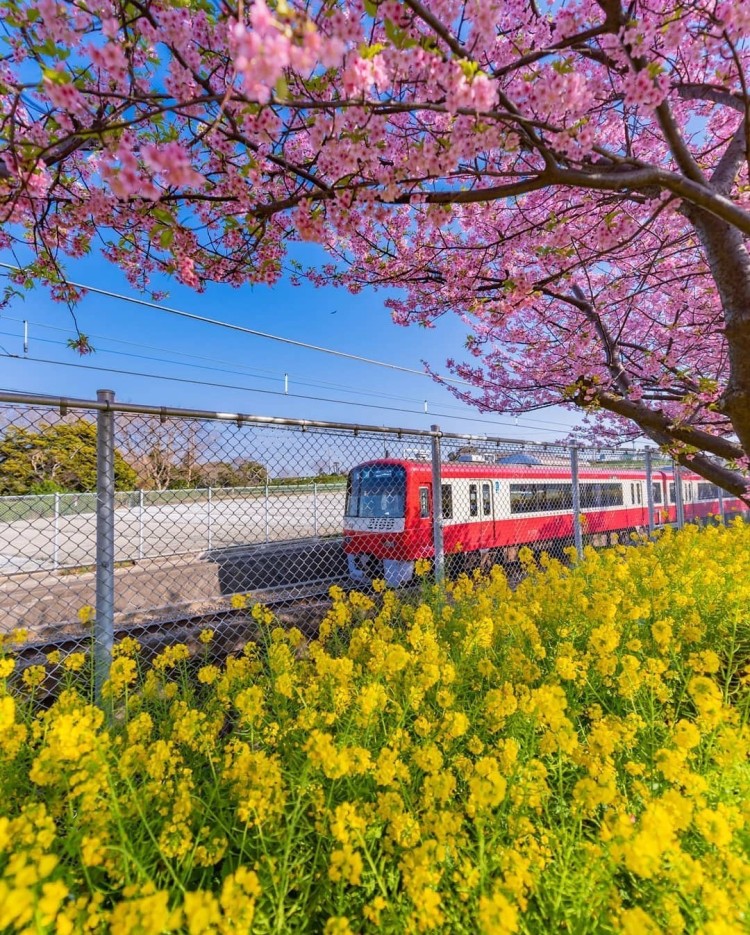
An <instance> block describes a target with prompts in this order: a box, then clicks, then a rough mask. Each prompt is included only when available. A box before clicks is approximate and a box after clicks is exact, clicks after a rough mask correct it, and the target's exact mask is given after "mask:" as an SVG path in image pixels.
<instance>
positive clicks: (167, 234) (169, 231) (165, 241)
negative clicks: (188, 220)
mask: <svg viewBox="0 0 750 935" xmlns="http://www.w3.org/2000/svg"><path fill="white" fill-rule="evenodd" d="M173 240H174V228H173V227H165V228H164V229H163V230H162V232H161V234H159V246H160V247H161V248H162V249H163V250H168V249H169V248H170V247H171V246H172V241H173Z"/></svg>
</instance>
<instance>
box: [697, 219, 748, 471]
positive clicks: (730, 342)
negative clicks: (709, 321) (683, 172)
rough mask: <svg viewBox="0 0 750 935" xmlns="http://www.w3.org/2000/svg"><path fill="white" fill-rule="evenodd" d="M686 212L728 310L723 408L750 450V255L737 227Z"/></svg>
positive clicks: (725, 314) (723, 306) (746, 448)
mask: <svg viewBox="0 0 750 935" xmlns="http://www.w3.org/2000/svg"><path fill="white" fill-rule="evenodd" d="M685 213H686V215H687V216H688V218H689V219H690V221H691V222H692V224H693V226H694V228H695V230H696V232H697V233H698V237H699V238H700V242H701V244H702V246H703V250H704V252H705V256H706V261H707V262H708V265H709V267H710V269H711V273H712V274H713V278H714V281H715V283H716V287H717V289H718V291H719V298H720V300H721V305H722V309H723V311H724V322H725V329H724V331H725V336H726V341H727V353H728V355H729V379H728V381H727V385H726V389H725V390H724V393H723V395H722V399H721V408H722V411H723V412H724V413H726V415H727V416H728V417H729V419H730V421H731V423H732V425H733V426H734V430H735V432H736V433H737V438H738V439H739V441H740V444H741V446H742V448H743V450H744V451H745V453H746V454H750V255H748V252H747V247H746V246H745V242H744V238H743V235H742V234H741V233H740V232H739V231H738V230H737V228H735V227H732V226H731V225H729V224H727V223H726V222H725V221H722V220H720V219H719V218H717V217H715V216H714V215H712V214H708V213H707V212H705V211H701V210H700V209H698V208H695V207H687V208H685Z"/></svg>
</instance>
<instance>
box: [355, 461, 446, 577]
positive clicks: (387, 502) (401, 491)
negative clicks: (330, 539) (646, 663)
mask: <svg viewBox="0 0 750 935" xmlns="http://www.w3.org/2000/svg"><path fill="white" fill-rule="evenodd" d="M407 468H408V462H403V461H396V460H390V459H386V460H382V461H370V462H367V463H366V464H360V465H358V466H357V467H355V468H353V469H352V470H351V471H350V472H349V477H348V479H347V487H346V510H345V516H344V551H345V552H346V557H347V563H348V565H349V574H350V576H351V578H352V579H353V580H354V581H357V582H359V583H363V584H369V583H370V582H371V581H372V580H373V579H374V578H383V579H385V581H386V583H387V584H388V585H389V587H394V588H395V587H398V586H399V585H402V584H405V583H406V582H407V581H410V580H411V578H412V576H413V574H414V558H413V556H414V551H413V543H411V547H410V548H407V544H406V538H407V537H406V534H405V529H406V528H407V507H408V506H409V504H408V500H409V498H408V497H407V478H408V469H407ZM428 469H429V468H428ZM409 526H413V524H412V523H410V524H409ZM409 538H410V539H411V538H413V536H410V537H409ZM425 539H426V543H427V545H428V546H429V543H430V538H429V530H427V532H426V535H425Z"/></svg>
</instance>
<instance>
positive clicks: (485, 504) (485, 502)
mask: <svg viewBox="0 0 750 935" xmlns="http://www.w3.org/2000/svg"><path fill="white" fill-rule="evenodd" d="M491 512H492V500H491V499H490V485H489V484H482V515H483V516H489V515H490V513H491Z"/></svg>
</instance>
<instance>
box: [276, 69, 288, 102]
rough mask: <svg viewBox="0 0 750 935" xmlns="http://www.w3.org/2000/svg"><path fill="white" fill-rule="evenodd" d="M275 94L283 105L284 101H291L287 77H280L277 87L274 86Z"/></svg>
mask: <svg viewBox="0 0 750 935" xmlns="http://www.w3.org/2000/svg"><path fill="white" fill-rule="evenodd" d="M273 94H274V97H275V98H276V100H277V101H279V102H280V103H282V104H283V103H284V101H288V100H289V85H288V84H287V80H286V76H285V75H281V76H280V77H279V80H278V81H277V82H276V85H275V86H274V89H273Z"/></svg>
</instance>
